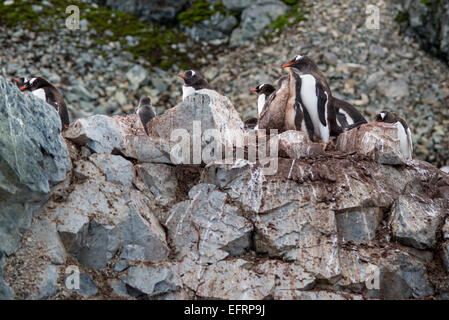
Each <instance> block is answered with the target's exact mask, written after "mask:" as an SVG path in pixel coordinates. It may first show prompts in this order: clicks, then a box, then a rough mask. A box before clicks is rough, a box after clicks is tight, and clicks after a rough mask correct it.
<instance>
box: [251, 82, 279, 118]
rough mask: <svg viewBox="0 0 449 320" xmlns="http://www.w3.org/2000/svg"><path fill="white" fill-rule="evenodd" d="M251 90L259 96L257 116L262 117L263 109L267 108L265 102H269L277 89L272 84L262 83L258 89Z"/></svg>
mask: <svg viewBox="0 0 449 320" xmlns="http://www.w3.org/2000/svg"><path fill="white" fill-rule="evenodd" d="M249 90H250V91H252V92H256V93H257V94H258V95H259V98H258V99H257V115H258V116H260V114H261V113H262V110H263V107H264V106H265V101H266V100H267V98H268V96H269V95H270V94H272V93H273V92H274V91H276V88H275V87H273V86H272V85H271V84H268V83H262V84H260V85H258V86H257V87H255V88H251V89H249Z"/></svg>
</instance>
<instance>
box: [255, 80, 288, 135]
mask: <svg viewBox="0 0 449 320" xmlns="http://www.w3.org/2000/svg"><path fill="white" fill-rule="evenodd" d="M289 82H290V79H289V77H288V76H284V77H282V78H280V79H279V80H278V83H277V84H278V89H277V90H276V91H273V92H272V93H271V94H270V95H269V96H268V98H267V99H266V101H265V105H264V107H263V110H262V112H261V114H260V115H259V124H258V127H259V129H266V130H270V129H277V130H278V131H279V132H284V131H285V130H286V129H285V108H286V105H287V100H288V98H289Z"/></svg>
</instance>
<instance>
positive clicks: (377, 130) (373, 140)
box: [336, 122, 407, 165]
mask: <svg viewBox="0 0 449 320" xmlns="http://www.w3.org/2000/svg"><path fill="white" fill-rule="evenodd" d="M336 148H337V149H338V150H340V151H343V152H347V153H351V152H356V153H358V154H359V155H364V156H367V157H370V158H371V159H373V160H375V161H377V162H379V163H382V164H392V165H394V164H403V163H405V161H406V160H407V156H406V155H404V154H402V152H401V147H400V143H399V138H398V129H397V127H396V126H395V125H394V124H390V123H384V122H382V123H380V122H372V123H367V124H363V125H361V126H359V127H357V128H355V129H352V130H349V131H345V132H343V133H342V134H340V135H339V136H338V139H337V146H336Z"/></svg>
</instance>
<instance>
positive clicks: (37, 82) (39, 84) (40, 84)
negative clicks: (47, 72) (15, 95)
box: [20, 77, 52, 91]
mask: <svg viewBox="0 0 449 320" xmlns="http://www.w3.org/2000/svg"><path fill="white" fill-rule="evenodd" d="M44 87H52V85H51V84H50V82H48V81H47V80H45V79H44V78H40V77H38V78H32V79H30V80H29V81H27V82H25V83H24V84H23V85H22V86H21V87H20V91H25V90H28V91H34V90H37V89H41V88H44Z"/></svg>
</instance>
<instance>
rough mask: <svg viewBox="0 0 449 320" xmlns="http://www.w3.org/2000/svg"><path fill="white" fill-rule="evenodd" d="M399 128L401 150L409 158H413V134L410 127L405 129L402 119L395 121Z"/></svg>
mask: <svg viewBox="0 0 449 320" xmlns="http://www.w3.org/2000/svg"><path fill="white" fill-rule="evenodd" d="M395 126H396V128H397V129H398V138H399V144H400V146H401V152H402V153H403V154H404V155H405V156H406V157H407V158H408V159H411V158H412V153H413V145H412V135H411V132H410V129H408V128H407V129H405V128H404V126H403V125H402V123H401V122H400V121H398V122H396V123H395Z"/></svg>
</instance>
